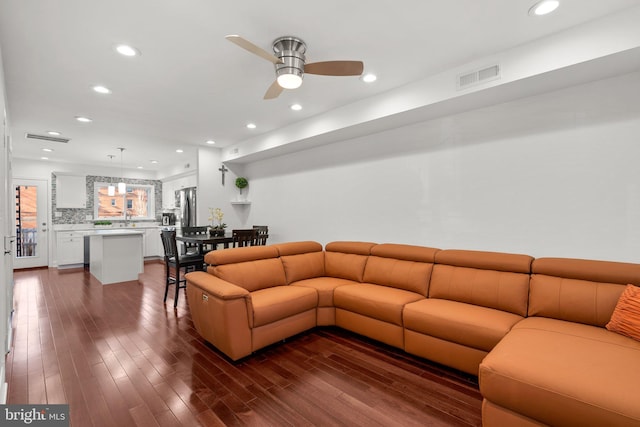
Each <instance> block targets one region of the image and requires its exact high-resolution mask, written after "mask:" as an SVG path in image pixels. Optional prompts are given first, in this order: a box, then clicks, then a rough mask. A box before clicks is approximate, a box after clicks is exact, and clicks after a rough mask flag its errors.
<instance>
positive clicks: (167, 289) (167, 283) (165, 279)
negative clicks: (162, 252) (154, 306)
mask: <svg viewBox="0 0 640 427" xmlns="http://www.w3.org/2000/svg"><path fill="white" fill-rule="evenodd" d="M164 272H165V278H164V302H167V294H168V293H169V264H167V263H166V262H165V264H164Z"/></svg>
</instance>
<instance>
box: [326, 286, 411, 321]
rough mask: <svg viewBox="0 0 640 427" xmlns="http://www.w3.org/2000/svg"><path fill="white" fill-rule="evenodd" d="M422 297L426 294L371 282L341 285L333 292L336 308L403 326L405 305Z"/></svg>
mask: <svg viewBox="0 0 640 427" xmlns="http://www.w3.org/2000/svg"><path fill="white" fill-rule="evenodd" d="M421 299H424V296H422V295H420V294H417V293H415V292H410V291H405V290H402V289H396V288H390V287H388V286H381V285H374V284H371V283H359V284H354V285H344V286H339V287H337V288H336V289H335V291H334V293H333V301H334V304H335V306H336V308H342V309H344V310H348V311H352V312H354V313H359V314H362V315H364V316H367V317H372V318H374V319H378V320H382V321H384V322H388V323H393V324H396V325H399V326H402V309H403V308H404V306H405V305H406V304H408V303H410V302H414V301H418V300H421Z"/></svg>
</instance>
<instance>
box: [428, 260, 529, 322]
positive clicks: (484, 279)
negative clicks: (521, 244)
mask: <svg viewBox="0 0 640 427" xmlns="http://www.w3.org/2000/svg"><path fill="white" fill-rule="evenodd" d="M435 260H436V265H435V266H434V268H433V273H432V275H431V283H430V285H429V297H430V298H441V299H448V300H453V301H459V302H464V303H468V304H474V305H479V306H483V307H489V308H494V309H496V310H502V311H507V312H510V313H514V314H517V315H520V316H526V315H527V302H528V297H529V273H530V271H531V262H532V260H533V258H532V257H530V256H528V255H519V254H506V253H498V252H483V251H464V250H454V249H451V250H443V251H439V252H437V253H436V255H435Z"/></svg>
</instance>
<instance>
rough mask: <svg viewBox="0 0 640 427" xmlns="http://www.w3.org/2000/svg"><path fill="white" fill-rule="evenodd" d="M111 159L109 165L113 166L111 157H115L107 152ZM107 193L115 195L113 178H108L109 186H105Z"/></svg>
mask: <svg viewBox="0 0 640 427" xmlns="http://www.w3.org/2000/svg"><path fill="white" fill-rule="evenodd" d="M107 157H108V158H109V159H111V167H113V158H114V157H115V156H114V155H113V154H109V155H108V156H107ZM107 195H109V196H115V195H116V186H115V185H113V178H109V186H108V187H107Z"/></svg>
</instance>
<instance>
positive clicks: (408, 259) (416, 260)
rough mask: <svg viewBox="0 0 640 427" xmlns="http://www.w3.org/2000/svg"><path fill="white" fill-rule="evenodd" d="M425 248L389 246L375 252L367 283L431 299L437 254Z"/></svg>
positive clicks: (382, 246)
mask: <svg viewBox="0 0 640 427" xmlns="http://www.w3.org/2000/svg"><path fill="white" fill-rule="evenodd" d="M437 251H438V249H435V248H427V247H424V246H411V245H396V244H390V243H385V244H382V245H376V246H374V247H373V248H371V256H369V259H368V261H367V264H366V266H365V269H364V276H363V281H364V282H366V283H375V284H377V285H384V286H390V287H394V288H398V289H404V290H407V291H411V292H416V293H418V294H420V295H422V296H425V297H426V296H427V291H428V289H429V279H430V278H431V270H432V269H433V262H434V259H435V253H436V252H437Z"/></svg>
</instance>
